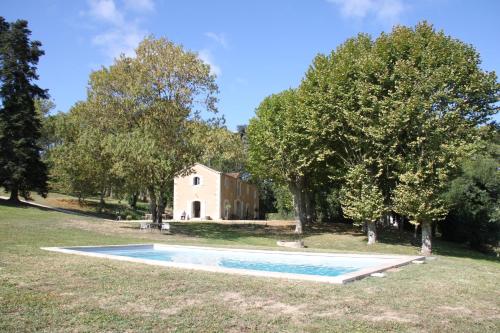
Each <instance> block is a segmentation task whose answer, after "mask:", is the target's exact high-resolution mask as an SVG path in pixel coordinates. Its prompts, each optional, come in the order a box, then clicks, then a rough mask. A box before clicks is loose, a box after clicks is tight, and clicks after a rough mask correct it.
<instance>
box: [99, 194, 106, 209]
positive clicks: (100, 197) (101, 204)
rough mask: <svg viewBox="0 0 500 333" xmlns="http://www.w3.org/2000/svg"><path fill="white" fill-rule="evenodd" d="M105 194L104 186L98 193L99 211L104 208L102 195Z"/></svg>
mask: <svg viewBox="0 0 500 333" xmlns="http://www.w3.org/2000/svg"><path fill="white" fill-rule="evenodd" d="M105 195H106V189H105V188H104V189H103V190H102V191H101V194H100V195H99V213H101V212H102V210H103V209H104V204H105V202H104V196H105Z"/></svg>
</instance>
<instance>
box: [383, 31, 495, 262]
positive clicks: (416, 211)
mask: <svg viewBox="0 0 500 333" xmlns="http://www.w3.org/2000/svg"><path fill="white" fill-rule="evenodd" d="M375 49H376V50H378V52H377V54H376V57H377V58H378V59H380V61H382V62H383V63H386V65H387V72H386V75H384V76H383V78H384V81H383V82H385V86H387V87H390V94H388V97H387V98H386V99H385V100H386V103H387V106H388V107H389V108H390V109H391V110H392V111H391V114H392V119H391V120H390V121H389V122H388V124H387V126H386V128H389V127H390V128H391V130H390V131H388V132H389V134H390V135H391V136H393V137H394V138H395V139H393V145H392V147H393V151H392V152H393V153H394V156H395V157H396V160H397V164H398V177H397V181H398V184H397V186H396V188H395V190H394V209H395V211H396V212H397V213H399V214H401V215H405V216H407V217H408V218H409V220H410V222H412V223H414V224H416V225H420V226H421V227H422V228H421V229H422V253H423V254H426V255H428V254H430V253H431V252H432V239H431V237H432V236H431V235H432V232H431V224H432V223H435V222H436V221H438V220H440V219H442V218H444V217H445V216H446V214H447V212H448V208H449V207H447V205H446V204H445V202H444V201H443V200H441V199H440V196H441V194H442V193H443V191H444V190H445V189H446V185H447V184H448V182H449V180H450V176H452V174H453V173H454V172H455V171H456V170H457V168H458V167H459V165H460V161H461V160H462V159H463V158H465V157H467V156H470V154H471V153H473V151H474V148H475V146H476V143H477V142H478V141H479V139H480V134H479V131H478V126H479V125H481V124H484V123H485V122H487V121H488V119H489V117H490V116H491V115H493V114H495V113H496V112H498V110H499V106H498V104H496V102H497V101H498V100H499V93H500V84H499V83H498V82H497V77H496V74H495V73H494V72H485V71H483V70H482V69H481V67H480V57H479V54H478V53H477V52H476V50H475V49H474V48H473V47H472V46H470V45H468V44H465V43H463V42H461V41H459V40H456V39H453V38H451V37H449V36H446V35H445V34H444V33H443V32H437V31H435V30H434V29H433V27H432V26H431V25H429V24H427V23H425V22H424V23H420V24H418V25H417V26H416V27H414V28H407V27H396V28H394V30H393V31H392V33H391V34H389V35H382V36H380V37H379V38H378V39H377V40H376V42H375Z"/></svg>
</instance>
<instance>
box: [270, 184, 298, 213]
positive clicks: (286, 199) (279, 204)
mask: <svg viewBox="0 0 500 333" xmlns="http://www.w3.org/2000/svg"><path fill="white" fill-rule="evenodd" d="M273 193H274V197H275V199H276V201H275V207H276V210H277V211H278V214H279V215H280V216H282V217H290V216H293V195H292V193H291V192H290V189H289V188H288V186H286V185H282V184H273Z"/></svg>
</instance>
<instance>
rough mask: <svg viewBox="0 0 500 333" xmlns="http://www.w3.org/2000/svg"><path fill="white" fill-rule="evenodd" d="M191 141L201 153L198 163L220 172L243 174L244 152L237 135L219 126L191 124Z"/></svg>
mask: <svg viewBox="0 0 500 333" xmlns="http://www.w3.org/2000/svg"><path fill="white" fill-rule="evenodd" d="M192 126H193V127H194V130H193V135H192V136H191V140H192V141H193V142H194V144H195V145H196V146H197V147H198V148H197V150H198V151H199V152H201V156H200V157H199V159H198V161H199V162H200V163H202V164H205V165H207V166H208V167H211V168H213V169H215V170H218V171H221V172H243V171H244V170H245V162H246V161H245V160H246V154H245V153H246V152H245V147H244V143H243V140H242V138H241V136H240V134H239V133H233V132H231V131H229V130H228V129H227V128H225V127H222V126H220V125H219V124H217V123H216V124H210V123H206V122H199V121H196V122H193V123H192Z"/></svg>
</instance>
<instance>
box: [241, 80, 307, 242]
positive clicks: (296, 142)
mask: <svg viewBox="0 0 500 333" xmlns="http://www.w3.org/2000/svg"><path fill="white" fill-rule="evenodd" d="M298 98H299V97H298V95H297V92H296V91H295V90H292V89H290V90H286V91H283V92H281V93H279V94H276V95H271V96H269V97H267V98H266V99H264V101H263V102H262V103H261V104H260V105H259V107H258V108H257V110H256V116H255V117H254V118H253V119H251V120H250V124H249V125H248V129H247V137H248V143H249V158H248V160H249V162H248V163H249V169H250V171H251V173H252V175H253V176H255V177H256V178H261V179H271V180H272V181H273V182H274V183H276V184H283V185H287V186H288V187H289V188H290V190H291V192H292V194H293V203H294V210H295V219H296V228H295V232H296V233H302V232H303V226H304V224H305V223H306V217H307V213H306V208H307V205H306V201H307V192H308V189H309V184H310V178H309V175H311V174H312V173H311V170H312V167H311V165H312V164H313V163H312V161H311V160H312V158H311V156H310V151H309V150H308V147H309V142H308V136H307V132H306V130H305V127H304V125H305V123H304V120H305V115H304V114H303V113H302V112H301V110H300V109H299V107H298Z"/></svg>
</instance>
